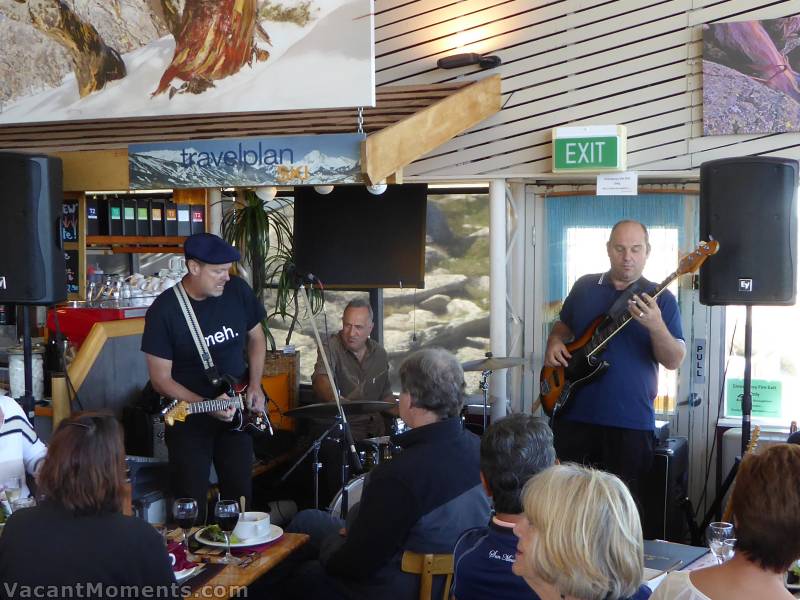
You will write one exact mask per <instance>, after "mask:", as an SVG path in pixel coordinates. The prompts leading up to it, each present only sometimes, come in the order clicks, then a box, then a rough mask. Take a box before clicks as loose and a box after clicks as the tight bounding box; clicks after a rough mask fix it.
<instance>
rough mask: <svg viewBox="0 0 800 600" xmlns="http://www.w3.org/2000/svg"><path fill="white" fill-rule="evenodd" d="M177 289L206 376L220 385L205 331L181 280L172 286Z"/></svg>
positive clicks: (179, 304) (213, 382)
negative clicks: (198, 320)
mask: <svg viewBox="0 0 800 600" xmlns="http://www.w3.org/2000/svg"><path fill="white" fill-rule="evenodd" d="M172 289H173V290H174V291H175V296H176V297H177V298H178V306H180V307H181V312H183V317H184V318H185V319H186V325H187V326H188V327H189V333H190V334H191V335H192V340H193V341H194V345H195V347H196V348H197V353H198V354H199V355H200V361H201V362H202V363H203V371H204V372H205V374H206V377H207V378H208V380H209V381H210V382H211V385H213V386H214V387H217V386H219V384H220V383H221V382H222V377H220V374H219V370H218V369H217V366H216V365H215V364H214V360H213V359H212V358H211V352H210V351H209V349H208V344H206V338H204V337H203V331H202V329H200V324H199V323H198V322H197V315H195V314H194V309H193V308H192V303H191V302H189V294H187V293H186V290H185V289H184V288H183V282H181V281H179V282H178V283H177V284H175V285H174V286H172Z"/></svg>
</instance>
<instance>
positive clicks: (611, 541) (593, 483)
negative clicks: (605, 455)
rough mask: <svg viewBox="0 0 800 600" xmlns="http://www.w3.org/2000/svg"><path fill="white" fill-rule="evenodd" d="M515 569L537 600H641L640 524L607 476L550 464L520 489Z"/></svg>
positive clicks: (625, 495)
mask: <svg viewBox="0 0 800 600" xmlns="http://www.w3.org/2000/svg"><path fill="white" fill-rule="evenodd" d="M522 504H523V506H524V508H525V516H526V519H523V520H521V521H520V522H519V523H517V525H516V526H515V527H514V533H516V534H517V537H519V545H518V546H517V558H516V560H515V561H514V566H513V571H514V573H516V574H517V575H521V576H522V577H524V578H525V580H526V581H527V582H528V584H529V585H530V586H531V587H532V588H533V590H534V591H535V592H536V593H537V594H539V596H540V598H541V599H542V600H558V599H559V598H561V599H565V600H573V599H575V600H619V599H621V598H630V599H631V600H645V599H646V598H648V597H649V596H650V589H649V588H648V587H647V586H646V585H641V583H642V579H643V575H644V555H643V550H642V546H643V544H642V527H641V524H640V522H639V513H638V511H637V509H636V503H635V502H634V501H633V498H632V497H631V494H630V492H629V491H628V488H627V487H626V486H625V484H624V483H622V481H621V480H620V479H619V478H618V477H616V476H615V475H612V474H610V473H606V472H604V471H597V470H594V469H589V468H586V467H582V466H579V465H575V464H567V465H556V466H554V467H550V468H549V469H546V470H544V471H542V472H541V473H539V474H538V475H536V476H535V477H533V478H532V479H531V480H529V481H528V483H526V484H525V489H524V491H523V500H522Z"/></svg>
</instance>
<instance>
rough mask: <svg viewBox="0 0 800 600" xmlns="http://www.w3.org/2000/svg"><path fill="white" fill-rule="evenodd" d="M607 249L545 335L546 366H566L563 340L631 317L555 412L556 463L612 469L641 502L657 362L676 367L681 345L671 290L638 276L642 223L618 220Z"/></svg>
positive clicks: (643, 256) (645, 242)
mask: <svg viewBox="0 0 800 600" xmlns="http://www.w3.org/2000/svg"><path fill="white" fill-rule="evenodd" d="M606 251H607V253H608V258H609V262H610V265H611V268H610V269H609V270H608V271H607V272H606V273H602V274H593V275H584V276H583V277H581V278H580V279H578V281H576V282H575V285H574V286H573V287H572V290H570V293H569V294H568V296H567V298H566V300H565V301H564V305H563V307H562V309H561V313H560V315H559V320H558V321H556V323H555V324H554V325H553V329H552V331H551V332H550V336H549V337H548V338H547V347H546V349H545V365H546V366H550V367H558V366H560V365H561V366H564V367H566V366H567V364H568V361H569V359H570V358H571V354H570V353H569V351H568V350H567V346H566V344H567V343H568V342H569V341H571V340H572V339H573V338H574V337H575V335H576V334H578V335H580V334H582V333H583V332H584V331H585V330H586V329H587V328H588V327H589V326H590V325H591V324H592V322H593V321H594V320H595V319H597V317H599V316H600V315H603V314H607V313H609V312H612V313H621V312H622V311H627V312H629V313H630V315H631V318H632V319H633V321H634V322H632V323H630V326H629V327H627V328H624V329H622V330H621V331H620V332H619V333H618V334H617V335H615V336H614V337H613V338H612V339H611V340H610V342H609V343H608V346H607V348H606V350H605V352H604V353H603V355H602V358H603V360H606V361H607V362H609V363H610V365H611V367H610V368H609V369H608V371H607V372H605V373H603V374H602V375H600V376H599V377H597V378H596V379H595V380H593V381H591V382H589V383H587V384H586V385H584V386H583V387H580V388H579V389H577V390H576V392H575V395H574V398H573V401H572V402H571V404H570V406H569V408H568V409H565V410H564V411H561V412H558V413H557V414H556V415H555V417H554V421H553V423H552V425H553V433H554V436H555V440H554V441H555V448H556V454H557V456H558V458H559V460H560V461H561V462H578V463H581V464H584V465H589V466H595V467H598V468H600V469H604V470H606V471H609V472H611V473H614V474H615V475H617V476H618V477H619V478H620V479H622V480H623V481H624V482H625V483H626V484H627V485H628V487H629V489H630V491H631V493H632V495H633V497H634V498H635V499H636V501H637V503H639V506H640V508H641V496H640V493H641V490H640V485H641V482H642V480H643V477H644V476H645V475H646V473H647V472H648V470H649V469H650V466H651V464H652V460H653V448H654V441H655V440H654V435H653V430H654V427H655V417H654V414H655V413H654V410H653V400H654V398H655V397H656V395H657V392H658V365H659V364H661V365H663V366H664V367H665V368H667V369H670V370H674V369H677V368H678V366H680V364H681V362H682V361H683V357H684V355H685V354H686V344H685V343H684V340H683V332H682V330H681V321H680V313H679V312H678V304H677V302H676V300H675V296H673V295H672V293H670V292H669V291H665V292H664V293H662V294H661V295H659V296H658V298H657V299H655V298H653V297H651V296H650V295H649V294H648V292H649V293H650V294H652V293H653V290H654V288H655V284H653V283H651V282H650V281H647V280H646V279H644V278H643V277H642V271H643V270H644V266H645V263H646V262H647V258H648V256H649V255H650V240H649V235H648V232H647V228H646V227H645V226H644V225H643V224H642V223H639V222H638V221H632V220H623V221H619V222H618V223H616V224H615V225H614V227H613V228H612V229H611V236H610V238H609V240H608V242H607V243H606ZM611 316H612V317H615V316H616V315H611Z"/></svg>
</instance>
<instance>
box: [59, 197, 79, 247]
mask: <svg viewBox="0 0 800 600" xmlns="http://www.w3.org/2000/svg"><path fill="white" fill-rule="evenodd" d="M61 239H62V240H63V241H65V242H77V241H78V201H77V200H71V201H65V202H64V204H63V205H62V209H61Z"/></svg>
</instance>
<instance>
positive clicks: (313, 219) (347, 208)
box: [294, 183, 428, 289]
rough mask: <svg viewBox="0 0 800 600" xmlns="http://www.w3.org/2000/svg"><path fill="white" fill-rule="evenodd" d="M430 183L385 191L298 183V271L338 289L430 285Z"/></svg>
mask: <svg viewBox="0 0 800 600" xmlns="http://www.w3.org/2000/svg"><path fill="white" fill-rule="evenodd" d="M427 196H428V186H427V184H417V183H412V184H404V185H390V186H388V187H387V188H386V191H385V192H384V193H383V194H380V195H375V194H371V193H370V192H369V191H368V190H367V188H366V187H364V186H355V185H343V186H336V187H334V188H333V191H332V192H331V193H330V194H320V193H319V192H317V191H316V190H315V189H314V188H313V187H311V186H307V187H306V186H303V187H296V188H295V203H294V243H295V252H296V260H297V270H298V272H299V273H300V274H302V275H307V274H309V273H310V274H313V275H314V276H315V277H317V278H318V279H319V280H320V281H321V282H322V283H323V285H324V286H326V287H329V286H333V287H337V288H350V289H357V288H374V287H381V288H397V287H409V288H422V287H424V285H425V209H426V203H427Z"/></svg>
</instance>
